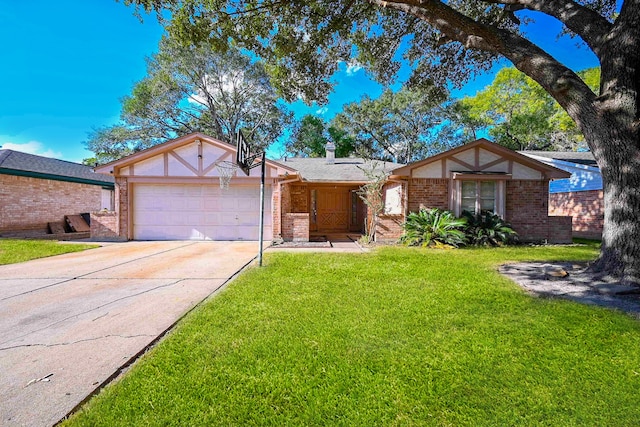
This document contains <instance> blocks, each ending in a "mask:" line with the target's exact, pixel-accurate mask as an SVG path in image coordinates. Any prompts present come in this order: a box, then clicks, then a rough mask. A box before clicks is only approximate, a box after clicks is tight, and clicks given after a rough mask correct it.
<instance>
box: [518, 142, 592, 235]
mask: <svg viewBox="0 0 640 427" xmlns="http://www.w3.org/2000/svg"><path fill="white" fill-rule="evenodd" d="M522 154H524V155H526V156H529V157H531V158H533V159H536V160H539V161H541V162H543V163H546V164H548V165H550V166H554V167H556V168H558V169H562V170H564V171H567V172H569V173H571V177H569V178H564V179H558V180H555V181H552V182H550V183H549V215H561V216H571V217H572V218H573V223H572V229H573V236H574V237H585V238H589V239H601V238H602V226H603V224H604V192H603V190H602V188H603V187H602V175H601V174H600V169H598V166H597V164H596V161H595V159H594V158H593V155H592V154H591V153H590V152H557V151H523V152H522Z"/></svg>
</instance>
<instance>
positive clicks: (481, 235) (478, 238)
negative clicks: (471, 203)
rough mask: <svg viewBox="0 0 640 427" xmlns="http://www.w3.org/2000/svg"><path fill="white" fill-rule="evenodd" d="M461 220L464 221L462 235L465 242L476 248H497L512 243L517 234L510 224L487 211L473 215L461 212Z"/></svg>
mask: <svg viewBox="0 0 640 427" xmlns="http://www.w3.org/2000/svg"><path fill="white" fill-rule="evenodd" d="M462 218H464V219H465V220H466V225H465V229H464V233H465V236H466V239H467V242H468V243H469V244H471V245H476V246H487V245H490V246H499V245H501V244H504V243H509V242H513V241H514V239H515V238H516V237H517V233H516V232H515V231H514V230H513V228H511V224H509V223H508V222H506V221H505V220H503V219H502V218H500V216H498V215H496V214H494V213H493V212H489V211H482V212H481V213H479V214H473V213H471V212H469V211H464V212H462Z"/></svg>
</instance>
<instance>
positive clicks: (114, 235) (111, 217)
mask: <svg viewBox="0 0 640 427" xmlns="http://www.w3.org/2000/svg"><path fill="white" fill-rule="evenodd" d="M91 239H93V240H96V241H114V240H123V238H122V237H120V236H118V214H117V213H116V212H108V211H98V212H91Z"/></svg>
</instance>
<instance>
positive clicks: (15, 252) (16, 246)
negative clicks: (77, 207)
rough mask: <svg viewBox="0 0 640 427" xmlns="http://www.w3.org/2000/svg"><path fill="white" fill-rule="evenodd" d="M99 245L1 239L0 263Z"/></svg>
mask: <svg viewBox="0 0 640 427" xmlns="http://www.w3.org/2000/svg"><path fill="white" fill-rule="evenodd" d="M97 247H98V245H83V244H75V243H74V244H69V243H59V242H56V241H51V240H13V239H7V240H5V239H0V265H4V264H14V263H16V262H24V261H29V260H31V259H36V258H44V257H48V256H53V255H60V254H66V253H69V252H78V251H84V250H86V249H92V248H97Z"/></svg>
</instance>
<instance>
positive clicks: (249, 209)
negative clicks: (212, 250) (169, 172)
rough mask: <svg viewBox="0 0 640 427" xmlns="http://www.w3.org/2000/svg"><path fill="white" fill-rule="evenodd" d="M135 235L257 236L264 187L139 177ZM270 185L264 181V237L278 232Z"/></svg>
mask: <svg viewBox="0 0 640 427" xmlns="http://www.w3.org/2000/svg"><path fill="white" fill-rule="evenodd" d="M132 190H133V191H132V193H133V199H132V206H131V212H132V215H131V220H132V222H131V224H132V228H133V230H132V237H133V238H134V239H135V240H256V241H257V240H258V235H259V230H258V226H259V220H260V189H259V187H258V186H256V185H231V186H230V187H229V189H227V190H223V189H221V188H220V185H219V184H218V183H217V182H216V183H212V184H176V183H172V184H157V183H154V184H150V183H135V184H133V188H132ZM271 217H272V209H271V186H265V219H264V223H265V228H264V239H265V240H271V239H272V237H273V226H272V219H271Z"/></svg>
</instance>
